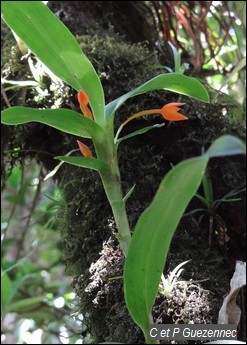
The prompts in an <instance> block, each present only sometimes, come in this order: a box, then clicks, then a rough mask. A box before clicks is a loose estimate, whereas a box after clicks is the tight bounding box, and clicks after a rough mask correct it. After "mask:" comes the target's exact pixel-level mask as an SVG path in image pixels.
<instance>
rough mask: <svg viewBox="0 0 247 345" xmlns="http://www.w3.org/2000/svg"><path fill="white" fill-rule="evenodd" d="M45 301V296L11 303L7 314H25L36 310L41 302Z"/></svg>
mask: <svg viewBox="0 0 247 345" xmlns="http://www.w3.org/2000/svg"><path fill="white" fill-rule="evenodd" d="M45 300H46V296H38V297H30V298H24V299H22V300H19V301H17V302H13V303H11V304H10V305H9V307H8V311H9V312H27V311H31V310H33V309H36V308H38V307H39V306H40V305H41V303H42V302H43V301H45Z"/></svg>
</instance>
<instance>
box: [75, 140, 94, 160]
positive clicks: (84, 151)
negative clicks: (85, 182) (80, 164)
mask: <svg viewBox="0 0 247 345" xmlns="http://www.w3.org/2000/svg"><path fill="white" fill-rule="evenodd" d="M77 144H78V146H79V149H80V151H81V154H82V155H83V156H84V157H86V158H90V157H93V155H92V152H91V150H90V148H89V147H88V146H87V145H85V144H83V143H82V142H80V141H79V140H77Z"/></svg>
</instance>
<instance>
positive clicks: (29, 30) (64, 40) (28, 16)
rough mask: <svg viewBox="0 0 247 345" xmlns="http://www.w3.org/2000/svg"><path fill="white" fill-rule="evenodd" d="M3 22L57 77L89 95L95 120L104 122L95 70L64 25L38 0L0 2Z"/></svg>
mask: <svg viewBox="0 0 247 345" xmlns="http://www.w3.org/2000/svg"><path fill="white" fill-rule="evenodd" d="M2 13H3V19H4V21H5V22H6V23H7V24H8V25H9V27H10V28H11V29H12V30H14V32H15V33H16V34H17V35H18V36H19V37H20V38H21V39H22V40H23V42H25V44H26V45H27V46H28V47H29V48H30V50H31V51H32V52H33V53H34V54H35V55H36V56H37V57H38V58H39V59H40V60H41V61H42V62H43V63H44V64H45V65H46V66H47V67H48V68H49V69H50V70H51V71H52V72H53V73H54V74H55V75H56V76H58V77H59V78H60V79H62V80H64V81H65V82H66V83H68V84H69V85H71V86H72V87H73V88H74V89H76V90H77V91H79V90H80V89H82V90H83V91H85V92H86V93H87V94H88V95H89V99H90V105H91V107H92V109H93V112H94V116H95V120H96V121H97V122H98V123H100V124H101V125H104V121H105V117H104V106H105V102H104V93H103V89H102V85H101V82H100V80H99V77H98V76H97V73H96V72H95V69H94V67H93V65H92V64H91V62H90V61H89V60H88V58H87V57H86V56H85V55H84V53H83V52H82V50H81V48H80V46H79V44H78V43H77V41H76V39H75V38H74V36H73V35H72V34H71V32H70V31H69V30H68V28H67V27H66V26H65V25H64V24H63V23H62V22H61V21H60V20H59V19H58V18H57V17H56V16H55V15H54V14H53V13H52V12H51V11H50V10H49V8H48V7H47V6H45V5H44V4H43V3H42V1H11V2H10V1H2Z"/></svg>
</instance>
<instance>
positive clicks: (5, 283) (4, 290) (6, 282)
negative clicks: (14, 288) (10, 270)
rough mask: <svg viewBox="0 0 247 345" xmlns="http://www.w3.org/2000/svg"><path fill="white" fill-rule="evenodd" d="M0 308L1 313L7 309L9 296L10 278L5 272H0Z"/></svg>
mask: <svg viewBox="0 0 247 345" xmlns="http://www.w3.org/2000/svg"><path fill="white" fill-rule="evenodd" d="M1 278H2V279H1V310H2V314H4V312H5V311H6V310H7V307H8V303H9V301H10V298H11V285H12V284H11V280H10V278H9V276H8V274H7V273H5V272H3V271H2V272H1Z"/></svg>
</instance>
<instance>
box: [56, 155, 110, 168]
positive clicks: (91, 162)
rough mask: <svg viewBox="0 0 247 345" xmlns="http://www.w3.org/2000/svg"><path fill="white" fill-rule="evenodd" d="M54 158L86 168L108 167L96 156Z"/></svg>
mask: <svg viewBox="0 0 247 345" xmlns="http://www.w3.org/2000/svg"><path fill="white" fill-rule="evenodd" d="M55 159H59V160H60V161H62V162H66V163H69V164H72V165H75V166H77V167H81V168H88V169H92V170H96V171H102V170H106V169H108V166H107V165H106V164H105V163H104V162H103V161H101V160H99V159H97V158H85V157H67V156H57V157H55Z"/></svg>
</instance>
